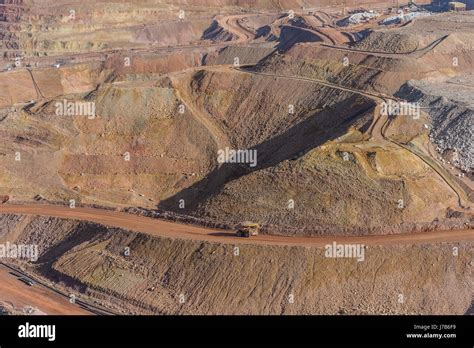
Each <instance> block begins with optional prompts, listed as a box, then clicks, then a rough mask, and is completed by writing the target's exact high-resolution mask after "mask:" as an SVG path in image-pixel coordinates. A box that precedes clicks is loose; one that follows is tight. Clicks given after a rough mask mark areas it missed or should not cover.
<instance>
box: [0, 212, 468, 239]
mask: <svg viewBox="0 0 474 348" xmlns="http://www.w3.org/2000/svg"><path fill="white" fill-rule="evenodd" d="M0 214H21V215H41V216H52V217H57V218H64V219H74V220H81V221H90V222H95V223H99V224H103V225H106V226H109V227H117V228H123V229H127V230H131V231H136V232H143V233H146V234H150V235H154V236H159V237H166V238H179V239H188V240H200V241H209V242H216V243H225V244H255V245H276V246H304V247H324V246H326V245H327V244H331V243H333V242H336V243H341V244H342V243H347V244H364V245H398V244H430V243H440V242H459V241H474V230H473V229H463V230H449V231H430V232H422V233H411V234H396V235H378V236H355V237H289V236H276V235H259V236H255V237H252V238H239V237H236V236H235V232H233V231H222V230H216V229H210V228H204V227H198V226H191V225H186V224H181V223H175V222H170V221H164V220H158V219H152V218H147V217H143V216H136V215H131V214H127V213H122V212H117V211H110V210H102V209H94V208H73V209H72V208H68V207H63V206H49V205H39V204H36V205H35V204H31V205H2V206H0Z"/></svg>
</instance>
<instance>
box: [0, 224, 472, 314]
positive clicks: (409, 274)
mask: <svg viewBox="0 0 474 348" xmlns="http://www.w3.org/2000/svg"><path fill="white" fill-rule="evenodd" d="M0 226H1V228H2V229H1V232H0V240H1V241H5V240H10V239H9V238H12V239H11V240H10V241H11V242H13V241H16V242H17V243H20V242H21V243H37V244H39V248H40V252H41V256H40V260H39V261H38V263H36V264H24V266H25V267H26V269H27V270H28V271H29V272H32V271H34V272H37V273H39V274H40V275H41V276H42V277H45V278H46V279H49V282H53V280H54V282H56V283H58V282H59V283H60V284H59V286H60V287H62V288H64V287H65V286H67V288H68V289H69V290H68V291H70V292H73V293H77V294H78V298H80V299H88V300H94V299H95V300H98V301H99V303H101V302H103V303H111V304H112V306H113V307H114V308H111V309H114V310H116V311H117V312H121V311H122V310H123V312H124V313H139V314H151V313H155V314H382V313H383V314H389V313H390V314H464V313H465V312H466V310H467V309H468V308H469V306H470V304H471V297H472V293H473V286H472V279H471V273H470V264H471V263H472V261H471V260H472V256H473V248H472V243H467V242H466V243H456V244H446V243H443V244H436V245H430V246H427V245H417V246H386V247H370V248H368V249H365V253H364V261H361V262H357V261H356V259H354V258H351V259H349V258H347V259H341V258H339V259H338V258H328V257H325V256H324V253H325V251H324V249H314V248H303V247H276V246H252V245H239V246H238V248H239V249H238V256H237V255H236V254H235V253H236V249H235V246H234V245H226V244H218V243H208V242H199V241H185V240H179V239H166V238H157V237H152V236H149V235H145V234H140V233H134V232H130V231H125V230H120V229H115V228H110V229H109V228H106V227H104V226H100V225H96V224H92V223H85V222H77V221H71V220H63V219H57V218H47V217H25V216H18V215H0ZM9 236H11V237H9ZM126 247H129V248H130V255H129V256H124V250H125V248H126ZM453 247H457V248H458V250H459V255H458V256H453ZM72 289H74V290H72ZM181 295H182V298H184V303H183V304H181V303H180V302H179V300H180V296H181ZM290 295H293V296H292V298H294V303H290V302H289V298H290ZM400 295H402V298H403V301H402V302H399V299H400V298H401V297H400Z"/></svg>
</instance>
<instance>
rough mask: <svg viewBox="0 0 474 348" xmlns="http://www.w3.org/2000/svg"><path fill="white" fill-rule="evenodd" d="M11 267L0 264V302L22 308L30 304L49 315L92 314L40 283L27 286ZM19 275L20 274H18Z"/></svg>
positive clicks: (18, 308)
mask: <svg viewBox="0 0 474 348" xmlns="http://www.w3.org/2000/svg"><path fill="white" fill-rule="evenodd" d="M13 273H15V272H13V271H12V270H11V269H9V268H7V267H5V266H4V265H0V302H5V303H8V304H11V305H12V306H13V307H14V308H15V309H17V310H20V311H21V310H22V309H23V308H25V307H27V306H31V307H34V308H36V309H37V310H39V311H40V312H41V313H44V314H50V315H87V314H92V313H90V312H89V311H87V310H86V309H83V308H81V307H80V306H78V305H74V304H71V303H70V302H69V300H68V299H67V298H66V297H64V296H61V295H60V294H58V293H55V292H53V291H51V290H50V289H48V288H45V287H44V286H42V285H40V284H35V285H34V286H28V285H27V284H25V283H23V282H22V281H20V280H19V279H18V278H19V277H17V276H15V275H14V274H13ZM19 275H20V274H19Z"/></svg>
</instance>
